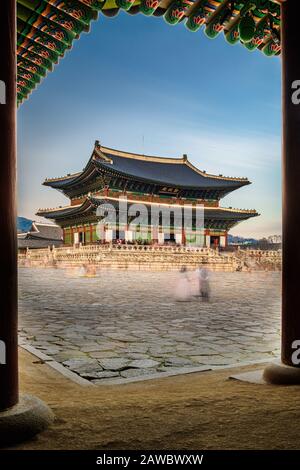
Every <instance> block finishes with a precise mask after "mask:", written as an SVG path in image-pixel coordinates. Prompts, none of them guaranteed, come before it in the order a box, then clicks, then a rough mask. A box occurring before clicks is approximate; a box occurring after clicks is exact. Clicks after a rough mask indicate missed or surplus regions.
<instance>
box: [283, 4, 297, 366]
mask: <svg viewBox="0 0 300 470" xmlns="http://www.w3.org/2000/svg"><path fill="white" fill-rule="evenodd" d="M281 9H282V15H281V16H282V96H283V101H282V106H283V109H282V112H283V149H282V171H283V271H282V362H283V363H284V364H286V365H290V366H296V367H300V364H297V362H295V359H294V358H293V353H294V352H295V351H296V349H297V346H296V344H295V341H297V340H298V341H300V48H299V44H300V41H299V22H300V1H299V0H287V1H286V2H284V3H282V6H281ZM298 90H299V91H298ZM299 344H300V343H299ZM298 348H299V346H298ZM294 357H295V355H294Z"/></svg>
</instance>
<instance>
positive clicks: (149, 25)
mask: <svg viewBox="0 0 300 470" xmlns="http://www.w3.org/2000/svg"><path fill="white" fill-rule="evenodd" d="M280 119H281V109H280V60H279V59H278V58H273V59H270V58H267V57H265V56H264V55H263V54H262V53H260V52H254V53H250V52H249V51H247V50H246V49H245V48H243V47H242V46H240V45H236V46H230V45H228V44H227V43H226V42H225V39H224V37H223V35H220V37H218V38H217V39H215V40H210V39H208V38H206V36H205V35H204V34H203V32H202V31H200V32H198V33H191V32H189V31H188V30H187V29H186V28H185V27H184V25H183V24H180V25H177V26H175V27H174V26H173V27H172V26H169V25H167V24H166V23H165V22H164V20H163V19H161V18H151V17H150V18H148V17H145V16H143V15H137V16H134V17H132V16H130V15H128V14H126V13H124V12H121V13H120V14H119V15H118V16H117V17H116V18H105V17H102V16H101V17H100V19H99V20H98V21H97V22H94V23H93V24H92V28H91V32H90V33H89V34H84V35H83V36H82V37H81V39H80V40H79V41H76V42H75V44H74V47H73V49H72V50H71V52H69V53H68V54H67V55H66V57H65V58H64V59H63V60H62V61H61V62H60V64H59V66H57V67H56V68H55V70H54V72H53V73H51V74H49V76H48V77H47V78H46V79H45V80H44V81H43V83H42V84H41V85H40V86H39V88H38V89H37V90H35V91H34V92H33V94H32V95H31V97H30V99H29V100H28V101H27V102H25V103H24V104H23V105H22V106H21V108H20V110H19V113H18V140H19V147H18V148H19V152H18V153H19V163H18V203H19V209H18V213H19V215H22V216H25V217H30V218H34V217H35V216H34V214H35V212H36V210H37V209H38V208H40V207H55V206H57V205H61V204H65V203H66V202H67V200H66V199H65V198H64V196H63V195H61V194H60V193H58V192H57V191H55V190H52V189H50V188H46V187H43V186H41V183H42V181H43V180H44V179H45V178H46V177H54V176H62V175H64V174H67V173H70V172H75V171H78V170H81V169H82V168H83V167H84V165H85V164H86V162H87V160H88V158H89V156H90V154H91V151H92V148H93V145H94V141H95V140H100V141H101V143H102V144H103V145H106V146H108V147H113V148H118V149H122V150H129V151H133V152H141V153H145V154H152V155H163V156H170V157H171V156H181V155H182V154H183V153H186V154H188V156H189V159H190V160H191V162H192V163H194V164H195V165H196V166H198V167H199V168H200V169H203V170H206V171H208V172H211V173H216V174H223V175H227V176H247V177H248V178H249V179H250V180H251V181H252V185H251V186H248V187H246V188H242V189H240V190H238V191H236V192H234V193H232V195H230V196H227V197H226V198H224V199H223V200H222V205H223V206H232V207H239V208H255V209H256V210H257V211H258V212H260V213H261V216H260V217H259V218H255V219H252V220H249V221H247V222H243V223H242V224H240V225H238V226H237V227H236V228H235V229H234V230H233V231H232V233H234V234H240V235H244V236H257V237H260V236H265V235H272V234H278V233H280V230H281V196H280V193H281V188H280V184H281V181H280V179H281V177H280V170H281V169H280V139H281V137H280V126H281V124H280Z"/></svg>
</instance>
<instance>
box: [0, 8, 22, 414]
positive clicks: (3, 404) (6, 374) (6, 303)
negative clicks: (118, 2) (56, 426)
mask: <svg viewBox="0 0 300 470" xmlns="http://www.w3.org/2000/svg"><path fill="white" fill-rule="evenodd" d="M0 43H1V49H0V63H1V68H0V80H1V81H2V83H4V84H5V100H4V104H0V134H1V138H0V142H1V158H0V227H1V250H0V276H1V284H0V285H1V291H0V292H1V295H0V302H1V307H0V340H1V341H3V343H4V344H5V349H6V363H5V364H0V411H1V410H4V409H6V408H10V407H12V406H13V405H15V404H16V403H17V402H18V344H17V342H18V328H17V242H16V203H15V197H16V1H15V0H6V1H5V2H0Z"/></svg>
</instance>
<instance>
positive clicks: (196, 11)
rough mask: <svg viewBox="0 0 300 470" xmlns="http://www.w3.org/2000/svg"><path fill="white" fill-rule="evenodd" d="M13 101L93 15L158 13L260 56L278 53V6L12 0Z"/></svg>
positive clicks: (249, 1)
mask: <svg viewBox="0 0 300 470" xmlns="http://www.w3.org/2000/svg"><path fill="white" fill-rule="evenodd" d="M17 6H18V13H17V31H18V39H17V44H18V51H17V56H18V57H17V60H18V75H17V92H18V104H20V103H22V102H23V101H24V100H25V99H26V98H28V96H29V95H30V93H31V92H32V91H33V90H34V89H35V88H36V87H37V85H38V84H39V83H40V82H41V81H42V80H43V78H44V77H45V76H46V75H47V73H49V72H50V71H52V70H53V68H54V66H55V65H56V64H58V62H59V61H60V59H61V58H62V57H63V56H64V55H65V53H66V52H67V51H68V50H70V49H71V47H72V44H73V41H74V40H75V39H78V38H79V37H80V35H81V33H83V32H88V31H89V30H90V26H91V22H92V21H93V20H97V18H98V17H99V15H101V14H103V15H105V16H108V17H114V16H116V15H117V14H118V13H119V11H120V10H125V11H126V12H127V13H129V14H131V15H135V14H137V13H141V14H143V15H146V16H156V17H162V18H163V19H164V21H166V22H167V23H168V24H170V25H173V26H174V25H177V24H180V23H184V25H185V27H186V28H187V29H188V30H189V31H192V32H197V31H199V30H200V29H202V30H203V31H204V33H205V34H206V36H208V37H209V38H215V37H217V36H218V35H219V34H221V33H222V34H224V37H225V39H226V41H227V42H228V43H229V44H232V45H234V44H237V43H242V44H243V45H244V46H245V47H246V48H247V49H248V50H249V51H254V50H255V49H260V50H261V51H262V52H263V53H264V54H265V55H266V56H269V57H272V56H276V55H279V54H280V51H281V45H280V6H279V4H278V3H276V1H275V0H274V1H273V0H161V1H160V0H17Z"/></svg>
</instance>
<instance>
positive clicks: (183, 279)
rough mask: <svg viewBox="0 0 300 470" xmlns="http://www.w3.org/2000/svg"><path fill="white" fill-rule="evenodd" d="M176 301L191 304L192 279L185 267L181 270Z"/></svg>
mask: <svg viewBox="0 0 300 470" xmlns="http://www.w3.org/2000/svg"><path fill="white" fill-rule="evenodd" d="M175 300H176V301H177V302H189V301H190V300H191V287H190V279H189V277H188V275H187V269H186V267H185V266H183V267H182V268H180V271H179V276H178V280H177V284H176V290H175Z"/></svg>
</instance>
